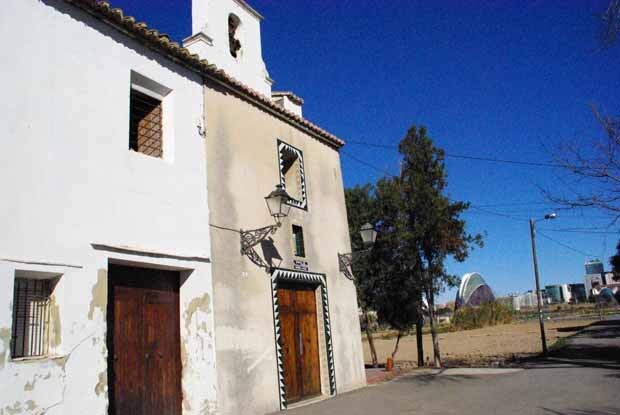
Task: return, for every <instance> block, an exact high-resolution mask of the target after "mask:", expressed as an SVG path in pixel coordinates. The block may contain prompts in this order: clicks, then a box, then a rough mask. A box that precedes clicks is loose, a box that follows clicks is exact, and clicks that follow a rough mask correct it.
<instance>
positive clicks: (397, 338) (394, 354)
mask: <svg viewBox="0 0 620 415" xmlns="http://www.w3.org/2000/svg"><path fill="white" fill-rule="evenodd" d="M402 336H403V332H402V331H400V330H398V336H397V337H396V344H395V345H394V351H393V352H392V360H394V357H395V356H396V352H397V351H398V343H400V338H401V337H402Z"/></svg>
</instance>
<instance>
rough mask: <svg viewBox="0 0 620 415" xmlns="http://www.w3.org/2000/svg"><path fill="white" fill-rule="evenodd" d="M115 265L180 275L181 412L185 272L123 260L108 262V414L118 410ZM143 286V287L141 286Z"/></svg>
mask: <svg viewBox="0 0 620 415" xmlns="http://www.w3.org/2000/svg"><path fill="white" fill-rule="evenodd" d="M114 267H123V268H127V269H131V268H134V269H141V270H145V271H147V272H148V271H154V272H157V271H166V272H171V273H176V274H177V275H178V280H177V281H176V284H175V285H176V288H175V290H176V291H174V292H175V293H176V296H175V304H174V308H175V314H176V318H175V324H176V325H177V327H176V329H177V330H176V336H175V337H176V340H178V341H175V343H176V346H175V347H178V348H179V350H178V352H179V354H178V358H179V360H178V362H177V364H178V366H179V367H178V369H179V371H178V374H179V376H180V378H179V379H178V380H179V393H180V402H179V404H180V406H179V409H180V410H181V412H180V413H182V412H183V400H184V397H183V363H182V362H183V361H182V354H181V342H182V335H181V321H180V316H181V297H180V293H181V285H182V284H183V273H182V271H181V270H179V269H169V268H168V267H158V266H157V265H154V264H143V263H139V264H134V263H131V264H126V263H123V262H116V261H115V262H108V267H107V276H106V284H107V305H106V327H107V328H106V346H107V349H108V357H107V365H108V366H107V384H108V409H107V412H106V415H107V414H113V413H115V411H116V396H115V395H116V390H115V389H116V376H115V373H114V350H115V349H114V346H115V341H116V340H115V321H116V320H115V318H116V316H115V310H114V307H115V301H114V300H115V293H114V286H115V285H117V284H116V282H113V280H114V279H116V278H117V277H115V276H114V275H113V274H112V270H111V268H114ZM151 277H153V276H149V279H151ZM157 278H158V277H157V276H155V277H153V279H157ZM128 282H129V285H124V284H122V283H121V284H118V285H119V286H127V287H130V286H131V284H132V283H133V281H131V280H128ZM140 288H142V287H140ZM142 289H144V290H149V288H142Z"/></svg>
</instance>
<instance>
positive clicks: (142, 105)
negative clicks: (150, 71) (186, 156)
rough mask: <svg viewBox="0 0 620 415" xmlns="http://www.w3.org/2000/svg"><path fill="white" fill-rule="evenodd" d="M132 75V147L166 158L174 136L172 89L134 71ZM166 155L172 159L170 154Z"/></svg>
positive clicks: (130, 126)
mask: <svg viewBox="0 0 620 415" xmlns="http://www.w3.org/2000/svg"><path fill="white" fill-rule="evenodd" d="M130 78H131V87H130V91H129V149H130V150H134V151H136V152H138V153H142V154H145V155H147V156H151V157H157V158H164V152H169V150H170V147H166V145H168V146H170V143H171V141H170V140H171V139H172V137H170V135H171V132H172V122H173V120H172V118H171V115H170V112H171V108H172V107H171V105H172V102H171V92H172V90H171V89H170V88H167V87H165V86H163V85H161V84H159V83H157V82H155V81H153V80H152V79H149V78H147V77H146V76H144V75H141V74H139V73H137V72H134V71H131V77H130ZM165 157H166V158H168V159H171V158H170V154H167V155H166V156H165Z"/></svg>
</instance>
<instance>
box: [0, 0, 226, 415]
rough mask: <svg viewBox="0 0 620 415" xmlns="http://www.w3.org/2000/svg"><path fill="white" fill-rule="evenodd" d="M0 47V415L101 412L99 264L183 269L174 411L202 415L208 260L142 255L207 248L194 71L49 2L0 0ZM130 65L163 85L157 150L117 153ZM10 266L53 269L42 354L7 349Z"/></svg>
mask: <svg viewBox="0 0 620 415" xmlns="http://www.w3.org/2000/svg"><path fill="white" fill-rule="evenodd" d="M0 49H1V50H2V53H3V56H2V59H1V60H0V73H2V81H1V82H2V90H3V99H2V100H1V101H0V111H1V113H2V114H3V118H2V127H3V130H2V140H0V188H1V189H2V190H3V193H2V203H0V229H2V232H1V235H0V258H2V260H1V261H0V414H2V415H8V414H12V413H32V414H35V413H36V414H38V413H43V412H45V413H46V414H105V413H107V412H106V407H107V385H106V382H107V378H106V376H105V374H106V370H107V360H106V359H107V348H106V344H105V339H106V303H107V297H106V292H107V271H106V270H107V265H108V261H117V262H123V263H132V264H136V265H141V266H158V267H164V268H166V269H177V270H183V271H184V275H185V276H186V279H185V281H184V283H183V285H182V287H181V315H180V316H179V321H180V326H181V337H182V345H181V346H182V352H183V389H184V402H183V405H184V413H186V414H194V413H200V414H204V413H209V412H210V411H212V410H213V408H214V405H215V399H216V390H215V386H216V384H215V353H214V332H213V312H212V311H213V307H212V305H211V299H212V297H213V296H212V283H211V265H210V264H209V263H208V262H205V261H203V260H198V261H196V260H193V259H187V260H183V259H178V258H177V259H174V258H171V257H167V258H166V257H157V256H152V255H145V254H144V253H143V252H142V253H141V252H139V251H157V252H160V253H165V254H169V255H172V256H175V255H177V256H186V257H202V258H205V257H209V256H210V255H209V252H210V246H209V227H208V208H207V187H206V180H207V179H206V173H207V172H206V163H205V158H206V156H205V148H204V139H203V137H201V136H200V134H199V133H198V129H197V127H196V126H197V123H198V120H200V119H201V117H202V114H203V105H202V103H203V91H202V81H201V79H200V77H199V76H196V75H195V74H193V73H190V72H188V71H185V70H183V69H181V68H179V67H177V66H176V65H174V64H172V63H170V62H169V61H167V60H166V59H164V58H162V57H161V56H159V55H157V54H155V53H153V52H151V51H149V50H148V49H147V48H144V47H142V46H140V45H138V44H137V43H135V42H134V41H133V40H131V39H129V38H127V37H126V36H124V35H122V34H120V33H118V32H116V31H115V30H114V29H112V28H110V27H108V26H107V25H105V24H103V23H101V22H99V21H97V20H94V19H93V18H92V17H90V16H88V15H86V14H84V13H82V12H81V11H78V10H77V9H75V8H74V7H73V6H70V5H67V4H66V3H64V2H62V1H57V0H49V1H38V0H7V1H4V2H3V3H2V13H0ZM131 70H134V71H137V72H139V73H141V74H142V75H144V76H146V77H148V78H150V79H152V80H154V81H156V82H158V83H160V84H162V85H164V86H166V87H168V88H170V89H172V93H171V95H170V104H171V105H170V106H169V107H167V109H165V110H164V111H168V115H170V117H169V118H167V122H166V125H165V126H164V128H165V129H167V133H169V134H168V136H167V137H165V148H164V152H165V157H164V159H163V160H162V159H156V158H151V157H147V156H144V155H142V154H138V153H135V152H132V151H129V150H128V136H129V133H128V129H129V90H130V72H131ZM167 99H168V98H167ZM92 243H102V244H107V245H111V246H128V247H132V248H133V249H134V250H135V252H134V253H128V252H125V253H119V252H111V251H109V250H105V249H104V250H101V249H99V250H96V249H93V247H92V246H91V244H92ZM36 263H61V264H66V265H70V266H49V265H48V266H43V265H37V264H36ZM15 270H26V271H44V272H55V273H58V274H62V277H61V279H60V282H59V284H58V285H57V287H56V289H55V291H54V297H55V298H54V302H55V304H54V307H55V310H54V313H55V314H54V313H53V316H54V315H55V317H54V319H55V320H57V322H58V329H59V333H58V335H57V337H55V339H56V340H54V341H55V342H56V343H57V344H55V345H54V348H53V358H49V359H43V360H31V361H13V360H11V359H10V350H9V344H10V336H11V324H12V320H11V314H12V295H13V281H14V276H15ZM46 408H47V409H46Z"/></svg>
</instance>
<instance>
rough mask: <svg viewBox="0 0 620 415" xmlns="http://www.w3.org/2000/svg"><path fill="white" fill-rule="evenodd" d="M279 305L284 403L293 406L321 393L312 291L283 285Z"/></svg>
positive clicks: (313, 294)
mask: <svg viewBox="0 0 620 415" xmlns="http://www.w3.org/2000/svg"><path fill="white" fill-rule="evenodd" d="M278 304H279V311H280V333H281V336H280V339H281V342H282V344H281V345H282V352H283V363H284V383H285V387H286V400H287V402H289V403H292V402H296V401H299V400H301V399H304V398H309V397H312V396H316V395H319V394H320V393H321V377H320V364H319V342H318V327H317V307H316V296H315V288H314V287H310V286H308V287H306V286H299V285H284V284H282V285H280V287H279V288H278Z"/></svg>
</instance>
